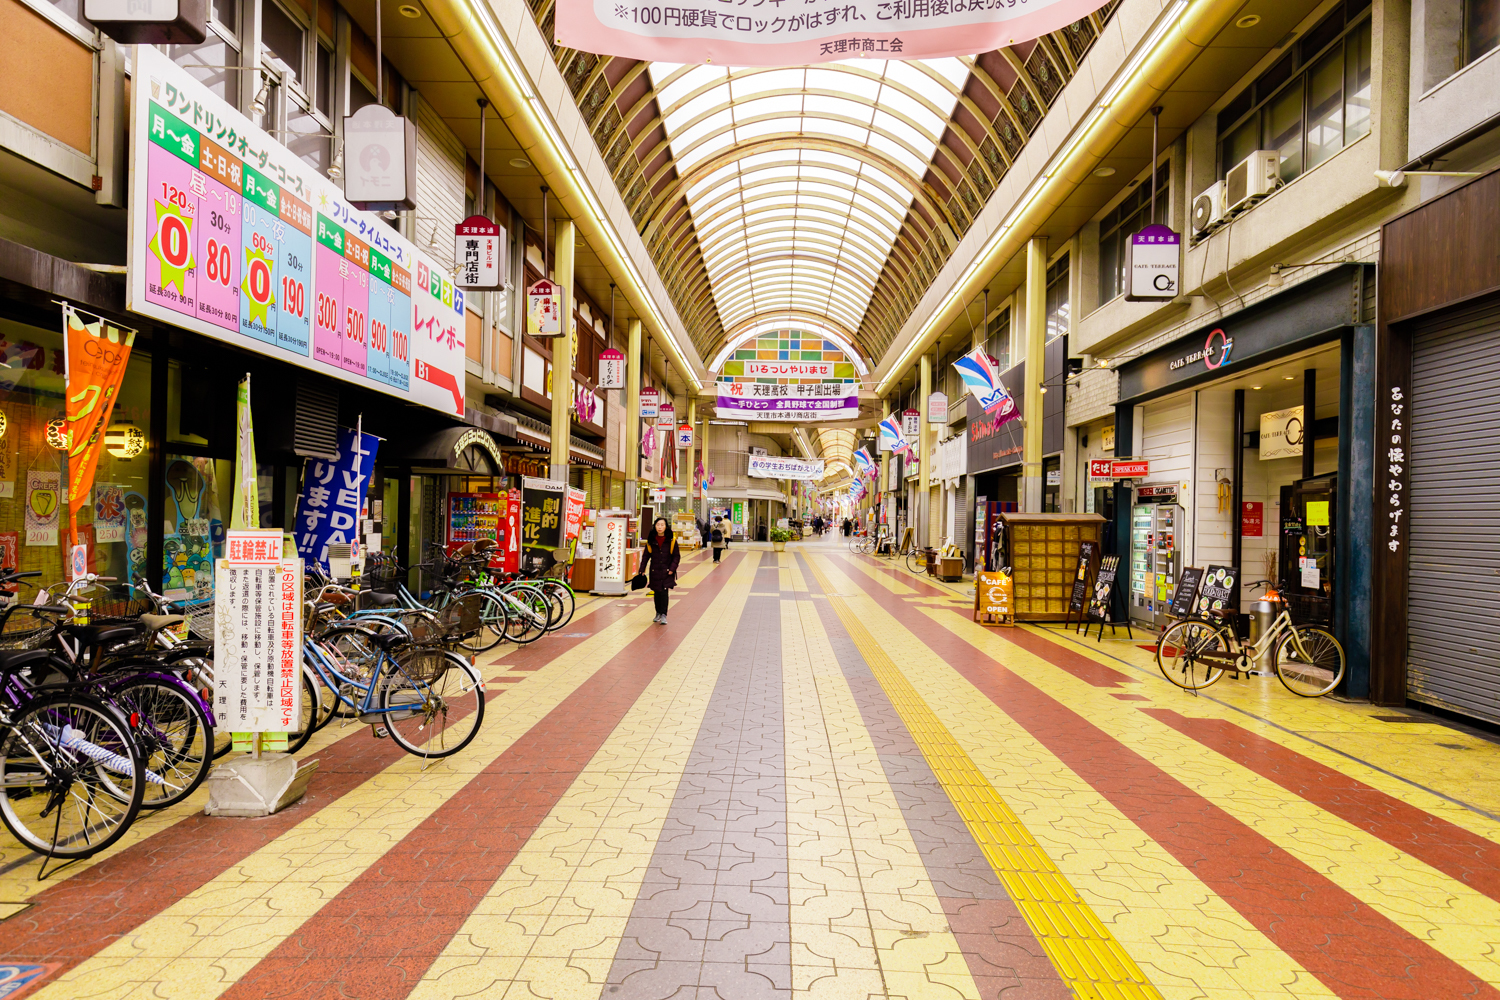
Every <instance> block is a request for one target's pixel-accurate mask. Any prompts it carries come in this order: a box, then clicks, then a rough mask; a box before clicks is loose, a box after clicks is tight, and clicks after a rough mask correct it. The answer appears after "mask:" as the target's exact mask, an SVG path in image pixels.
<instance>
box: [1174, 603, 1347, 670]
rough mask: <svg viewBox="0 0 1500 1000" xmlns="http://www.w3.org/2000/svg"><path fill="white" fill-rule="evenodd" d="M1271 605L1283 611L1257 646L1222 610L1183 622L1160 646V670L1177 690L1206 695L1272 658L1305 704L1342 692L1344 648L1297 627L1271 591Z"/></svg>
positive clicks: (1317, 628)
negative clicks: (1219, 683)
mask: <svg viewBox="0 0 1500 1000" xmlns="http://www.w3.org/2000/svg"><path fill="white" fill-rule="evenodd" d="M1250 586H1251V587H1257V586H1265V587H1268V588H1269V587H1270V581H1269V580H1256V581H1255V582H1253V583H1251V584H1250ZM1265 596H1266V599H1267V600H1270V601H1273V602H1274V603H1276V604H1279V605H1280V606H1281V611H1280V612H1279V613H1278V614H1277V616H1276V618H1275V619H1274V620H1273V621H1272V623H1271V627H1270V628H1268V629H1267V630H1266V632H1265V634H1264V635H1262V636H1261V637H1260V638H1259V639H1257V640H1256V641H1255V642H1253V643H1249V642H1246V641H1244V640H1243V639H1241V638H1240V635H1239V630H1238V629H1237V628H1235V626H1234V621H1235V618H1236V617H1237V614H1238V613H1237V612H1236V611H1235V610H1233V609H1228V608H1226V609H1223V610H1221V611H1215V612H1212V613H1211V614H1210V615H1207V616H1204V615H1194V616H1191V617H1188V618H1183V619H1179V620H1178V621H1175V622H1173V623H1172V624H1171V625H1169V626H1167V628H1166V629H1165V630H1164V631H1163V632H1162V634H1161V638H1159V639H1158V640H1157V642H1156V664H1157V666H1158V667H1159V668H1160V669H1161V672H1162V675H1163V676H1164V677H1166V679H1167V680H1169V681H1171V682H1172V683H1173V684H1176V685H1177V686H1178V687H1180V688H1183V689H1185V690H1188V691H1201V690H1202V689H1204V688H1206V687H1208V686H1210V685H1212V684H1214V683H1215V682H1217V681H1218V680H1219V678H1220V677H1223V676H1224V673H1225V671H1226V670H1229V671H1233V672H1234V673H1235V675H1236V676H1238V675H1240V674H1248V673H1253V672H1254V665H1255V663H1257V662H1258V661H1260V660H1261V659H1262V657H1264V656H1266V654H1267V653H1269V654H1270V664H1271V667H1272V669H1273V670H1274V671H1275V673H1276V676H1277V677H1278V678H1280V679H1281V683H1282V684H1283V685H1285V686H1286V689H1287V690H1288V691H1290V692H1292V693H1293V694H1295V695H1300V696H1301V697H1304V698H1317V697H1320V696H1321V695H1325V694H1327V693H1328V692H1330V691H1332V690H1333V689H1334V688H1336V687H1338V686H1339V684H1340V683H1341V682H1342V681H1343V679H1344V668H1345V665H1346V663H1345V658H1344V647H1343V646H1341V645H1340V644H1339V641H1338V639H1336V638H1334V635H1333V633H1332V632H1330V631H1328V629H1326V628H1324V627H1323V626H1321V625H1299V624H1296V623H1294V622H1293V621H1292V616H1291V613H1290V612H1289V611H1288V610H1287V607H1286V602H1284V601H1282V600H1281V598H1280V597H1279V596H1278V595H1277V594H1276V593H1275V591H1272V590H1267V592H1266V595H1265Z"/></svg>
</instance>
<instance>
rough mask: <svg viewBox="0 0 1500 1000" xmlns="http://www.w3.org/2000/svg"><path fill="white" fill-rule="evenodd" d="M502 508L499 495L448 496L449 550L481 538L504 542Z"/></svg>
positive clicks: (471, 494) (466, 494) (503, 500)
mask: <svg viewBox="0 0 1500 1000" xmlns="http://www.w3.org/2000/svg"><path fill="white" fill-rule="evenodd" d="M505 508H506V502H505V496H504V494H501V493H449V494H448V548H449V549H450V550H451V549H454V548H457V547H458V546H460V545H462V544H463V543H464V542H477V541H479V540H480V539H484V538H488V539H493V540H494V541H495V542H497V543H498V542H501V541H503V540H504V525H503V522H504V519H505Z"/></svg>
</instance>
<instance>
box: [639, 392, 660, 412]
mask: <svg viewBox="0 0 1500 1000" xmlns="http://www.w3.org/2000/svg"><path fill="white" fill-rule="evenodd" d="M660 400H661V393H659V392H657V390H656V386H654V385H644V386H641V419H642V420H655V419H656V409H657V404H658V402H659V401H660Z"/></svg>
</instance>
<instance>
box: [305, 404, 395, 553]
mask: <svg viewBox="0 0 1500 1000" xmlns="http://www.w3.org/2000/svg"><path fill="white" fill-rule="evenodd" d="M379 447H380V439H379V438H377V437H376V436H375V435H373V434H365V435H363V436H362V437H361V438H360V440H359V441H357V442H356V440H355V430H354V428H352V427H340V428H339V450H338V454H337V455H335V456H334V457H333V458H331V459H323V458H309V459H307V461H306V463H305V465H304V467H303V471H302V495H301V496H300V497H298V498H297V526H296V528H295V529H294V530H295V534H296V538H297V554H298V555H299V556H301V557H302V559H303V560H305V561H306V562H307V563H309V564H310V565H314V566H318V567H320V568H321V569H322V570H323V571H324V572H325V573H326V572H328V546H329V545H348V544H349V543H351V542H354V541H357V540H358V537H359V536H358V530H359V509H360V503H361V501H363V500H364V498H365V494H366V492H367V489H366V487H367V486H368V484H369V482H370V475H371V474H372V473H373V472H374V471H375V451H376V449H378V448H379Z"/></svg>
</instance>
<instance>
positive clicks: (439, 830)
mask: <svg viewBox="0 0 1500 1000" xmlns="http://www.w3.org/2000/svg"><path fill="white" fill-rule="evenodd" d="M726 565H730V566H732V565H733V564H732V563H728V562H727V563H726ZM731 575H732V570H731V571H730V572H724V573H716V574H714V575H713V576H711V577H710V578H709V579H708V580H706V581H704V582H703V583H701V584H699V585H698V587H697V588H696V589H695V591H694V593H693V594H692V595H691V596H690V597H688V598H687V599H686V600H683V601H681V602H679V603H678V605H677V608H676V610H674V611H673V613H672V624H671V625H670V626H668V627H667V628H661V629H657V628H650V629H648V630H647V631H645V632H643V633H642V634H641V635H640V636H639V637H637V638H636V639H635V640H634V641H632V642H631V643H630V644H629V645H627V646H625V648H623V649H622V650H620V651H619V652H618V653H616V654H615V655H614V656H613V657H612V658H610V659H609V661H608V662H606V663H604V664H603V665H602V666H600V668H599V670H598V671H596V672H595V673H594V675H593V676H592V677H590V678H589V679H588V680H587V681H585V682H584V684H583V685H582V686H580V687H579V688H578V689H577V690H576V691H574V692H573V693H572V694H571V695H569V696H568V697H567V698H566V699H564V701H563V702H562V704H560V705H558V706H557V708H555V709H553V710H552V711H551V712H550V713H548V715H547V716H546V718H544V719H542V720H541V721H540V722H538V723H537V724H536V725H535V726H533V727H532V728H531V729H530V730H529V731H528V732H527V733H526V735H524V736H523V737H521V738H520V739H519V740H517V741H516V742H515V743H514V744H512V745H511V747H510V748H509V749H508V750H506V751H505V752H504V753H502V754H501V755H500V756H499V757H498V758H496V759H495V760H494V761H493V762H492V763H491V764H490V765H489V766H488V767H486V768H485V769H484V771H482V772H481V773H480V774H479V775H477V776H476V777H475V778H474V779H473V780H472V781H470V782H469V783H468V784H467V785H465V786H464V788H463V789H462V790H460V791H459V792H458V793H457V794H455V795H454V796H453V797H452V798H450V799H448V801H446V802H444V803H443V804H442V805H441V806H440V807H438V809H437V811H436V812H434V813H433V814H432V815H431V816H429V817H428V818H427V819H425V820H423V821H422V823H421V824H420V825H419V826H418V827H417V828H416V829H415V830H413V831H412V832H411V833H409V834H408V835H407V836H406V837H404V838H403V839H402V840H401V842H400V843H399V844H397V845H396V846H395V847H394V848H392V849H391V850H390V851H389V852H387V853H386V855H385V856H384V857H383V858H381V859H380V861H378V862H376V863H375V864H374V865H373V866H371V867H370V868H369V869H368V870H366V871H365V872H364V873H363V874H361V875H360V876H359V877H358V878H356V879H355V880H354V881H353V882H352V883H351V884H350V885H349V886H347V887H346V888H345V889H344V890H343V891H342V892H340V893H339V894H338V895H337V896H335V897H334V898H333V899H332V900H330V901H329V902H328V903H327V904H326V905H325V906H324V907H323V908H322V909H320V910H319V911H318V912H317V914H315V915H314V916H313V917H312V918H311V919H309V920H308V921H307V922H306V923H305V924H303V925H302V927H301V928H299V929H298V930H297V931H296V932H295V933H293V934H292V935H290V936H289V937H287V938H285V939H284V940H283V941H282V942H281V944H280V945H278V946H277V947H276V950H275V951H273V952H272V953H271V954H270V955H269V956H268V957H266V958H265V959H263V960H261V961H260V962H259V963H258V964H257V965H256V966H255V967H254V968H252V969H251V970H250V971H249V972H248V973H246V974H245V975H244V976H243V977H242V978H241V979H240V980H239V981H238V982H237V983H235V984H234V986H232V987H231V988H230V989H229V990H228V991H227V992H226V993H225V994H224V1000H264V998H266V997H273V996H274V997H297V998H315V997H316V998H328V1000H344V998H347V997H349V996H358V997H359V998H360V1000H399V998H402V997H405V996H406V995H407V994H408V993H410V992H411V990H412V988H413V987H414V986H415V985H416V983H417V981H418V980H420V979H421V978H422V975H423V973H425V972H426V971H427V969H428V968H429V967H430V966H431V965H432V963H433V961H434V960H435V959H436V958H437V957H438V955H440V954H441V953H442V951H443V949H444V948H445V947H447V945H448V943H449V942H450V941H451V940H452V939H453V935H454V934H456V933H457V932H458V930H459V929H460V928H461V927H462V926H463V923H464V921H465V920H466V919H468V917H469V914H470V913H472V912H473V910H474V908H475V907H476V906H478V905H479V902H480V901H481V900H482V899H483V898H484V896H485V894H486V893H487V892H488V891H489V890H490V888H491V887H492V886H493V885H494V884H495V880H496V879H498V878H499V877H500V875H501V874H502V873H503V872H504V871H505V867H506V865H508V864H510V862H511V860H512V859H513V858H514V857H515V856H516V852H517V851H519V850H520V849H521V847H522V846H524V845H525V843H526V841H527V840H528V839H529V838H530V837H531V835H532V833H533V832H534V831H535V830H536V827H537V825H538V824H539V823H541V821H542V819H543V818H545V817H546V815H547V813H548V812H549V811H551V809H552V807H553V806H554V805H556V803H557V801H558V799H559V798H561V797H562V795H563V793H564V792H566V791H567V790H568V788H569V786H571V785H572V783H573V781H574V779H575V778H577V776H578V774H579V772H580V771H582V770H583V768H584V767H585V766H586V765H587V764H588V762H589V760H590V759H592V757H593V756H594V754H595V753H596V752H597V751H598V749H599V747H600V745H602V744H603V743H604V740H605V739H606V738H607V737H608V736H609V734H610V733H611V732H613V731H614V729H615V727H616V726H618V725H619V723H620V720H621V719H622V718H623V717H624V715H625V713H626V712H627V711H629V710H630V707H631V706H632V705H634V704H635V702H636V700H637V699H638V698H639V697H640V695H641V693H642V692H643V691H644V690H645V688H646V685H647V684H649V683H650V682H651V680H652V678H654V677H655V676H656V674H657V671H659V670H660V669H661V665H662V664H663V663H665V662H666V660H667V658H668V657H669V656H670V655H671V654H672V652H673V651H674V650H676V649H677V647H678V646H679V645H680V644H681V643H682V641H683V640H684V639H685V638H686V637H687V633H688V630H689V629H690V628H691V627H692V626H693V624H694V623H695V622H696V621H697V620H698V619H699V618H700V617H701V616H702V615H703V612H704V611H706V610H707V609H708V608H709V607H710V606H711V605H712V604H713V601H714V599H715V598H716V597H717V596H718V594H719V592H720V591H721V590H722V589H723V587H724V585H725V583H727V582H728V580H729V577H730V576H731Z"/></svg>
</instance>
